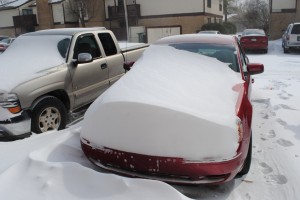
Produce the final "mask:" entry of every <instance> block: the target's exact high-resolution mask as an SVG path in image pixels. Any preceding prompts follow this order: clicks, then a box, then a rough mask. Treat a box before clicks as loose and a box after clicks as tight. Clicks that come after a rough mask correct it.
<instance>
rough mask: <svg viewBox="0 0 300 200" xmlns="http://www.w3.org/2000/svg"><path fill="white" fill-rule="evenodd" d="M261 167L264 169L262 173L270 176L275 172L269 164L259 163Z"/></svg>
mask: <svg viewBox="0 0 300 200" xmlns="http://www.w3.org/2000/svg"><path fill="white" fill-rule="evenodd" d="M259 165H260V166H261V167H262V168H263V169H262V173H264V174H269V173H271V172H273V168H272V167H270V166H269V165H268V164H267V163H265V162H262V163H259Z"/></svg>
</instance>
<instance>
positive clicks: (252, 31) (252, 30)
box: [243, 29, 265, 35]
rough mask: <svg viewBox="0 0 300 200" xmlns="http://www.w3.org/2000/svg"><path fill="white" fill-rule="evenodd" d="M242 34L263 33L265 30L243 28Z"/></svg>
mask: <svg viewBox="0 0 300 200" xmlns="http://www.w3.org/2000/svg"><path fill="white" fill-rule="evenodd" d="M243 35H265V32H264V31H263V30H260V29H247V30H244V32H243Z"/></svg>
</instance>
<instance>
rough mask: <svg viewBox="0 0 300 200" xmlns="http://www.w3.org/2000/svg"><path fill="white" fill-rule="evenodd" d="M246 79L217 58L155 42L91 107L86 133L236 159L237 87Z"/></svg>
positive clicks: (147, 149) (120, 145) (166, 151)
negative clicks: (235, 90)
mask: <svg viewBox="0 0 300 200" xmlns="http://www.w3.org/2000/svg"><path fill="white" fill-rule="evenodd" d="M241 82H242V80H241V78H240V74H238V73H236V72H233V71H232V70H231V69H230V68H229V67H228V66H227V65H226V64H224V63H221V62H219V61H217V60H216V59H214V58H209V57H206V56H202V55H198V54H195V53H190V52H186V51H181V50H176V49H174V48H172V47H167V46H155V45H153V46H151V47H150V48H148V49H147V50H146V51H145V53H144V55H143V56H142V58H141V59H140V60H139V61H138V62H137V63H136V64H135V65H134V67H133V69H132V70H131V71H130V72H129V73H127V74H126V75H125V76H124V77H122V78H121V79H120V80H119V81H118V82H117V83H116V84H115V85H113V86H112V87H111V88H110V89H109V90H108V91H107V92H105V93H104V94H103V95H102V96H101V97H100V98H98V99H97V100H96V101H95V102H94V103H93V105H92V106H91V107H90V108H89V109H88V111H87V113H86V115H85V120H84V124H83V129H82V135H81V136H82V137H84V138H86V139H88V140H90V141H92V142H93V143H95V144H96V145H98V146H105V147H109V148H113V149H117V150H122V151H129V152H134V153H140V154H146V155H159V156H171V157H183V158H186V159H189V160H197V161H198V160H203V159H204V160H205V159H220V158H225V159H230V158H232V157H233V156H235V154H236V149H237V147H238V143H237V140H238V134H237V130H236V129H237V128H236V120H237V117H236V113H235V104H236V101H237V97H238V93H236V92H234V91H233V90H232V87H233V86H234V85H236V84H238V83H241ZM187 147H189V148H187Z"/></svg>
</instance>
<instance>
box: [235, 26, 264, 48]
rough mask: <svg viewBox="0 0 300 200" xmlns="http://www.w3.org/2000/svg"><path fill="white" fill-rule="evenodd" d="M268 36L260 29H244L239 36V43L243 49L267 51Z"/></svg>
mask: <svg viewBox="0 0 300 200" xmlns="http://www.w3.org/2000/svg"><path fill="white" fill-rule="evenodd" d="M268 41H269V39H268V36H267V35H266V33H265V32H264V30H262V29H246V30H244V31H243V34H242V36H241V38H240V43H241V46H242V48H243V49H244V50H245V51H248V50H251V51H263V52H264V53H268Z"/></svg>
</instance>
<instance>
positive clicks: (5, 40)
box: [1, 38, 10, 44]
mask: <svg viewBox="0 0 300 200" xmlns="http://www.w3.org/2000/svg"><path fill="white" fill-rule="evenodd" d="M1 42H3V43H6V44H9V42H10V39H9V38H5V39H2V40H1Z"/></svg>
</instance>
